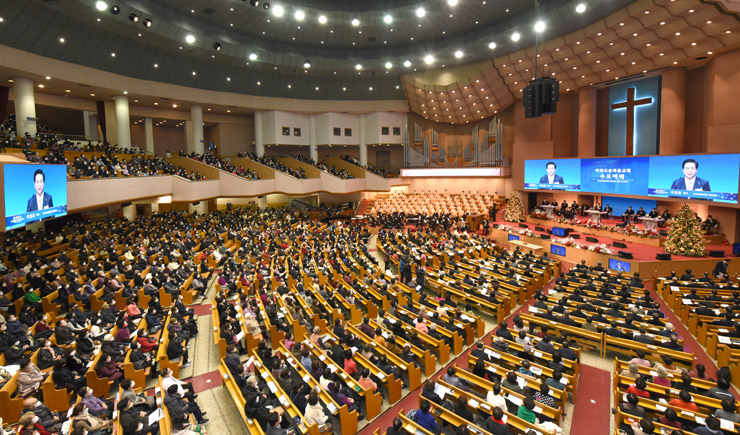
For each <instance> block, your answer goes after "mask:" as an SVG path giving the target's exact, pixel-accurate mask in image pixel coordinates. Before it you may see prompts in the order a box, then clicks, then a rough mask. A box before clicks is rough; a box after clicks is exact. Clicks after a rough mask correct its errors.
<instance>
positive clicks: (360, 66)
mask: <svg viewBox="0 0 740 435" xmlns="http://www.w3.org/2000/svg"><path fill="white" fill-rule="evenodd" d="M355 69H356V70H357V71H359V70H361V69H362V64H361V63H358V64H357V65H355Z"/></svg>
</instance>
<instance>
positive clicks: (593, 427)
mask: <svg viewBox="0 0 740 435" xmlns="http://www.w3.org/2000/svg"><path fill="white" fill-rule="evenodd" d="M611 391H612V390H611V379H610V375H609V372H608V371H606V370H600V369H597V368H595V367H591V366H587V365H585V364H581V377H580V380H579V381H578V390H577V391H576V401H575V406H574V408H573V422H572V424H571V429H570V433H572V434H585V433H588V434H592V435H608V434H609V423H610V419H611V415H610V413H611V410H610V408H609V400H610V395H611Z"/></svg>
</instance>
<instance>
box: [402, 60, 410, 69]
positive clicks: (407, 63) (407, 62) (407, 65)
mask: <svg viewBox="0 0 740 435" xmlns="http://www.w3.org/2000/svg"><path fill="white" fill-rule="evenodd" d="M403 66H405V67H406V68H409V67H411V61H410V60H404V61H403Z"/></svg>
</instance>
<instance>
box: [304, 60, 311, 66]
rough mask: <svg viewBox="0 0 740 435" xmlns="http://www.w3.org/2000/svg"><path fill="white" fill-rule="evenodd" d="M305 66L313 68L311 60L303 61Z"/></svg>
mask: <svg viewBox="0 0 740 435" xmlns="http://www.w3.org/2000/svg"><path fill="white" fill-rule="evenodd" d="M303 68H311V61H310V60H308V59H306V60H304V61H303Z"/></svg>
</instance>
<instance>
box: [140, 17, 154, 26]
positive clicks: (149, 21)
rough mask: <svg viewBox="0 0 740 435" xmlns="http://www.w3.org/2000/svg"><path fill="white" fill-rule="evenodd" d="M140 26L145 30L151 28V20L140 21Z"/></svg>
mask: <svg viewBox="0 0 740 435" xmlns="http://www.w3.org/2000/svg"><path fill="white" fill-rule="evenodd" d="M142 24H143V25H144V27H146V28H149V27H152V20H150V19H149V18H145V19H144V21H142Z"/></svg>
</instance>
